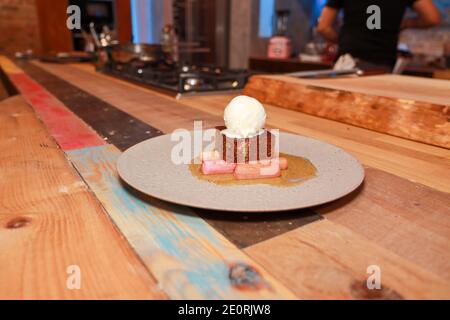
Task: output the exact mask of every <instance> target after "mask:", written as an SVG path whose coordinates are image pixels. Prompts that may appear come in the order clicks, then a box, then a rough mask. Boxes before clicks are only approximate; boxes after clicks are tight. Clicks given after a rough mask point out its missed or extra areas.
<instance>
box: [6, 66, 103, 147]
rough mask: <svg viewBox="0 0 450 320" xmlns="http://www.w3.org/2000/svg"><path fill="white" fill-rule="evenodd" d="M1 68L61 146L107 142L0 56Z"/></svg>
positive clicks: (81, 145)
mask: <svg viewBox="0 0 450 320" xmlns="http://www.w3.org/2000/svg"><path fill="white" fill-rule="evenodd" d="M0 67H2V69H3V70H4V71H5V72H6V73H7V76H8V77H9V79H10V80H11V81H12V82H13V84H14V85H15V86H16V88H17V90H18V91H19V92H20V93H21V94H22V96H23V97H24V98H25V99H26V101H27V102H28V103H29V104H30V105H31V106H32V107H33V108H34V109H35V111H36V113H37V114H38V116H39V117H40V118H41V119H42V121H44V123H45V124H46V126H47V128H48V129H49V131H50V132H51V134H52V136H53V137H54V138H55V140H56V141H57V142H58V144H59V145H60V146H61V148H62V149H64V150H71V149H78V148H85V147H93V146H100V145H104V144H106V143H105V141H104V140H103V139H101V138H100V137H99V136H98V135H97V134H96V133H95V132H94V131H93V130H92V129H90V128H89V127H88V126H87V125H86V124H85V123H84V122H83V121H81V120H80V119H79V118H78V117H76V116H75V115H74V114H73V113H72V112H70V111H69V110H68V109H67V108H66V107H65V106H64V105H63V104H62V103H61V102H60V101H59V100H58V99H56V98H55V97H54V96H52V95H51V94H50V93H49V92H48V91H47V90H45V89H44V88H43V87H42V86H40V85H39V84H38V83H37V82H36V81H34V80H33V79H31V78H30V77H29V76H28V75H26V74H25V73H24V72H23V71H22V70H21V69H19V68H18V67H17V66H16V65H15V64H14V63H13V62H11V61H10V60H9V59H7V58H5V57H1V59H0Z"/></svg>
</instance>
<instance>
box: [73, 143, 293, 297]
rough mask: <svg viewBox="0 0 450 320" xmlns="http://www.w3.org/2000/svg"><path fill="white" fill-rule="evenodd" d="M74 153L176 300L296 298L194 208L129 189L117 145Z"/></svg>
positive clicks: (115, 218) (83, 172)
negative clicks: (123, 180) (120, 174)
mask: <svg viewBox="0 0 450 320" xmlns="http://www.w3.org/2000/svg"><path fill="white" fill-rule="evenodd" d="M68 155H69V158H70V159H71V161H72V162H73V164H74V165H75V167H76V168H77V170H78V172H79V173H80V174H81V175H82V177H83V179H84V180H85V181H86V182H87V184H88V185H89V187H90V188H91V189H92V190H93V192H94V193H95V194H96V196H97V197H98V199H100V201H101V203H102V204H103V207H104V208H106V210H107V211H108V213H109V215H110V217H111V219H112V220H113V221H114V223H115V224H116V225H117V226H118V228H119V229H120V230H121V232H122V234H123V235H124V236H125V237H126V239H127V240H128V241H129V243H130V244H131V246H132V247H133V248H134V250H135V251H136V252H137V253H138V255H139V256H140V258H141V259H142V261H143V262H144V263H145V265H146V266H147V267H148V269H149V270H150V271H151V272H152V274H153V275H154V276H155V278H156V279H157V281H158V283H159V286H160V287H161V288H162V289H163V290H164V291H165V292H166V293H167V294H168V295H169V297H170V298H172V299H219V298H220V299H227V298H228V299H243V298H245V299H275V298H293V297H294V296H293V295H292V293H291V292H289V291H288V290H286V289H285V288H284V287H283V286H282V285H280V284H279V283H278V281H277V280H275V279H274V278H273V277H272V276H270V275H269V274H268V273H267V272H266V271H265V270H264V269H263V268H261V267H260V266H258V265H256V264H254V263H253V262H252V261H251V260H250V259H248V257H247V256H246V255H245V254H244V253H243V252H242V251H240V250H239V249H237V248H236V247H235V246H233V245H232V244H231V243H230V242H228V241H227V240H226V239H225V238H224V237H223V236H221V235H220V234H219V233H218V232H217V231H215V230H214V229H213V228H212V227H210V226H209V225H208V224H207V223H206V222H204V221H203V220H202V219H201V218H199V217H198V216H196V215H195V214H194V213H193V212H192V211H191V210H189V209H188V208H185V207H179V206H175V205H169V204H168V203H164V202H160V201H158V200H156V199H152V198H150V197H145V196H143V195H139V194H137V193H136V192H133V191H131V190H129V189H127V188H124V185H123V184H122V183H121V181H120V180H119V178H118V175H117V172H116V160H117V158H118V156H119V155H120V152H119V151H118V150H117V149H116V148H115V147H114V146H103V147H96V148H88V149H81V150H73V151H69V152H68Z"/></svg>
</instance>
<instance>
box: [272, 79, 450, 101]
mask: <svg viewBox="0 0 450 320" xmlns="http://www.w3.org/2000/svg"><path fill="white" fill-rule="evenodd" d="M270 78H273V79H279V80H282V81H287V82H292V83H301V84H304V85H311V86H317V87H321V88H328V89H335V90H343V91H351V92H357V93H363V94H368V95H374V96H380V97H387V98H395V99H404V100H413V101H420V102H428V103H431V104H437V105H448V104H449V103H450V92H449V89H450V84H449V83H448V81H442V80H438V79H430V78H421V77H412V76H405V75H395V74H383V75H375V76H367V77H356V76H349V77H338V78H329V79H303V78H293V77H286V76H277V75H273V76H270Z"/></svg>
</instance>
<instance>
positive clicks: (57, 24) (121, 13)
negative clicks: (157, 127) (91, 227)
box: [0, 0, 450, 68]
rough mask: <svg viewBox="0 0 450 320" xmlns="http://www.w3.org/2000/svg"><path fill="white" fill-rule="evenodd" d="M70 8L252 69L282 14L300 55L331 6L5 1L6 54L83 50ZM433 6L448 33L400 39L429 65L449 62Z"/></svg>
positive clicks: (412, 33) (302, 0)
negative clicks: (165, 31)
mask: <svg viewBox="0 0 450 320" xmlns="http://www.w3.org/2000/svg"><path fill="white" fill-rule="evenodd" d="M69 2H70V3H76V4H79V5H80V6H81V7H82V8H87V9H86V10H83V20H82V21H83V24H84V26H86V24H87V23H89V21H88V20H89V19H94V20H95V21H96V22H98V23H99V24H105V23H106V24H109V25H110V26H111V27H113V28H114V29H116V30H117V33H118V39H119V40H120V41H121V42H122V43H124V42H129V41H134V42H151V43H159V42H160V38H161V29H162V28H163V27H164V26H165V25H166V24H175V28H177V29H178V32H179V33H180V34H181V37H182V38H183V39H182V40H183V41H185V42H195V43H197V47H196V50H197V54H196V55H195V56H196V59H198V60H200V61H203V62H208V63H215V64H217V65H224V66H225V65H228V66H230V67H232V68H247V67H248V64H249V57H262V56H266V53H267V45H268V41H269V38H270V37H271V36H272V35H273V34H274V32H275V27H274V25H275V23H274V21H275V14H276V11H277V10H280V9H286V10H289V11H290V16H289V20H288V26H287V30H288V31H287V33H288V35H289V36H290V38H291V39H292V46H293V51H294V53H295V55H298V53H300V52H302V51H304V50H305V48H306V46H307V44H308V42H310V41H311V40H312V39H313V37H314V24H315V21H317V17H318V16H319V14H320V11H321V8H322V7H323V5H324V4H325V2H326V0H172V1H171V0H115V1H113V0H110V1H108V0H102V1H100V0H99V1H87V0H81V1H65V0H62V1H61V0H58V1H52V0H0V34H1V36H0V52H2V53H7V54H14V53H15V52H17V51H24V50H28V49H31V50H33V52H35V53H38V54H40V53H50V52H62V51H71V50H73V49H74V48H75V49H79V47H80V40H79V39H80V35H79V34H78V35H77V34H76V32H75V33H71V32H70V31H69V30H67V28H66V23H65V22H66V19H67V14H66V8H67V5H68V3H69ZM434 2H435V3H436V5H437V6H438V7H439V9H440V11H441V13H442V17H443V23H442V24H441V26H439V27H437V28H434V29H431V30H424V31H422V30H407V31H405V32H403V33H402V35H401V42H402V43H405V44H406V45H408V47H409V49H410V50H411V51H412V52H413V53H416V54H419V55H423V56H427V57H428V58H429V59H432V58H434V57H438V56H439V55H442V54H443V51H444V44H445V43H450V0H435V1H434ZM105 4H106V5H105ZM187 25H189V26H191V27H189V28H185V26H187ZM211 26H214V28H211ZM430 57H431V58H430Z"/></svg>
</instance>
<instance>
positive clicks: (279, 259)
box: [245, 219, 450, 299]
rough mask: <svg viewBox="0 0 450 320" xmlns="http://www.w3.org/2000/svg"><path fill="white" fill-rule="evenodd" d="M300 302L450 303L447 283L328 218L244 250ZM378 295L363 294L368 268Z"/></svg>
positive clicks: (449, 290)
mask: <svg viewBox="0 0 450 320" xmlns="http://www.w3.org/2000/svg"><path fill="white" fill-rule="evenodd" d="M245 252H246V253H247V254H249V255H250V256H251V257H252V258H253V259H255V260H256V261H257V262H258V263H260V264H261V265H263V266H264V267H265V268H267V269H268V270H270V271H271V272H272V274H274V275H275V276H276V277H278V278H279V279H280V280H281V281H282V282H283V283H284V284H286V285H287V286H288V287H289V288H290V289H292V290H293V291H294V292H295V294H296V295H297V296H298V297H300V298H305V299H329V298H334V299H450V282H447V281H444V280H443V279H442V278H440V277H438V276H436V275H434V274H432V273H430V272H428V271H427V270H426V269H422V268H420V267H418V266H417V265H415V264H413V263H411V262H410V261H408V260H406V259H403V258H400V257H399V256H397V255H396V254H394V253H392V252H390V251H388V250H385V249H383V248H381V247H379V246H378V245H376V244H374V243H372V242H370V241H367V240H366V239H365V238H363V237H362V236H359V235H357V234H355V233H354V232H352V231H351V230H349V229H347V228H345V227H343V226H340V225H338V224H336V223H333V222H331V221H329V220H327V219H324V220H320V221H316V222H313V223H310V224H307V225H305V226H303V227H301V228H298V229H296V230H294V231H290V232H288V233H285V234H283V235H281V236H277V237H275V238H273V239H270V240H267V241H264V242H261V243H259V244H256V245H254V246H252V247H250V248H247V249H245ZM373 265H375V266H377V267H378V268H379V270H380V271H381V273H380V274H381V284H382V290H368V289H367V285H366V281H367V278H368V276H369V274H368V271H367V270H368V267H369V266H373Z"/></svg>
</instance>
